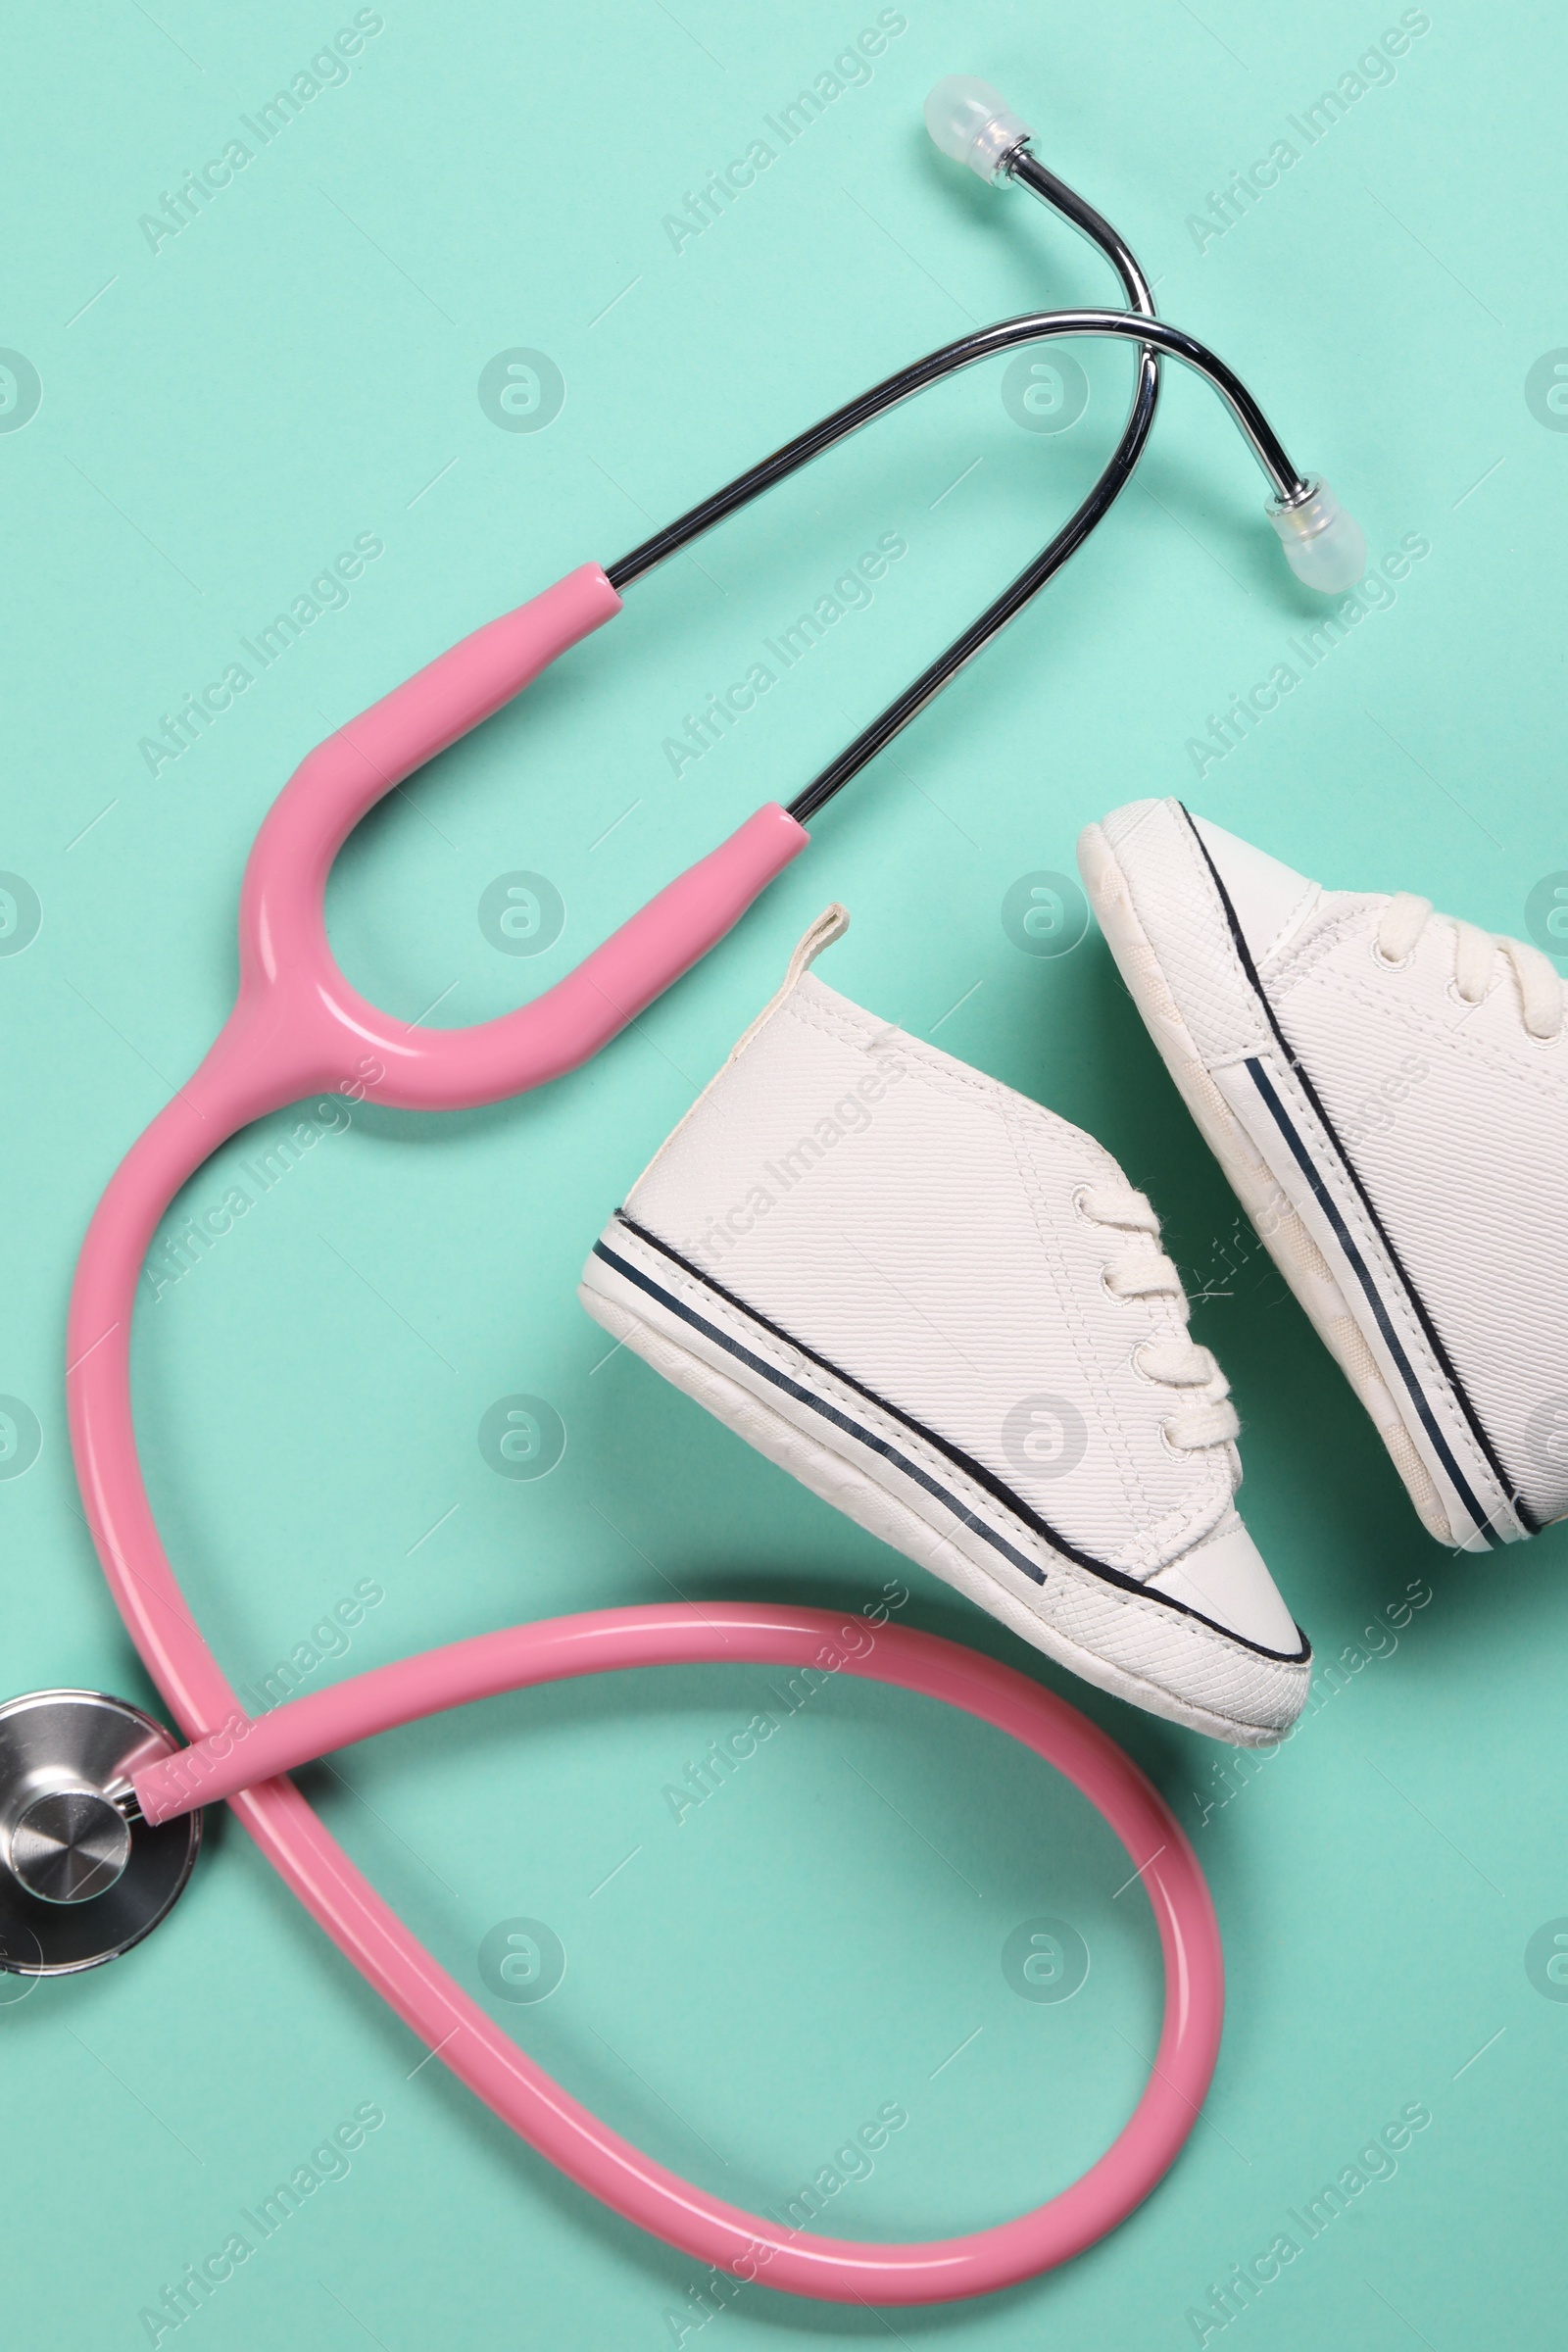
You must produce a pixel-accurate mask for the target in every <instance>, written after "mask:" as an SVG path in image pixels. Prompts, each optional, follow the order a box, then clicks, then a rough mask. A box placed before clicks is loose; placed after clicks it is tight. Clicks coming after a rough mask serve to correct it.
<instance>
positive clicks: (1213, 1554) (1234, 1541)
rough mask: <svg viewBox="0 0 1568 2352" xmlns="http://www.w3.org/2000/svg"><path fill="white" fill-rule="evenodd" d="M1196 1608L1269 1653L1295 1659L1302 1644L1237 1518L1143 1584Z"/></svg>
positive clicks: (1240, 1638)
mask: <svg viewBox="0 0 1568 2352" xmlns="http://www.w3.org/2000/svg"><path fill="white" fill-rule="evenodd" d="M1147 1589H1148V1590H1149V1591H1150V1592H1152V1593H1162V1594H1163V1595H1164V1596H1165V1598H1166V1599H1168V1600H1176V1601H1180V1602H1181V1603H1182V1605H1183V1607H1185V1608H1189V1609H1194V1610H1196V1611H1197V1613H1198V1615H1199V1616H1200V1617H1204V1618H1206V1619H1207V1620H1208V1622H1209V1624H1210V1625H1215V1626H1218V1627H1219V1628H1220V1630H1221V1631H1222V1632H1223V1633H1227V1634H1234V1635H1235V1636H1236V1637H1237V1638H1238V1639H1239V1640H1240V1641H1243V1642H1248V1643H1250V1645H1251V1647H1252V1648H1254V1649H1261V1650H1266V1651H1267V1652H1268V1653H1269V1655H1270V1656H1272V1657H1280V1658H1299V1656H1300V1655H1301V1651H1302V1647H1303V1643H1302V1640H1301V1635H1300V1633H1299V1630H1298V1628H1297V1624H1296V1620H1295V1619H1294V1618H1293V1617H1292V1615H1291V1612H1290V1610H1289V1609H1288V1608H1287V1607H1286V1605H1285V1602H1284V1601H1283V1599H1282V1598H1281V1597H1280V1593H1279V1588H1278V1587H1277V1586H1276V1584H1275V1582H1274V1579H1273V1578H1272V1577H1271V1576H1270V1574H1269V1572H1268V1569H1267V1567H1266V1566H1265V1564H1264V1561H1263V1555H1262V1553H1261V1552H1260V1551H1259V1550H1258V1548H1257V1545H1256V1544H1254V1543H1253V1542H1252V1539H1251V1537H1250V1535H1249V1534H1248V1532H1247V1529H1246V1528H1245V1527H1244V1526H1243V1524H1242V1522H1241V1520H1240V1519H1238V1518H1236V1517H1234V1516H1233V1517H1232V1518H1231V1519H1230V1521H1229V1523H1228V1524H1227V1525H1225V1526H1223V1527H1222V1528H1221V1529H1220V1531H1219V1533H1218V1534H1217V1535H1212V1536H1210V1537H1208V1539H1207V1540H1206V1541H1205V1542H1204V1543H1201V1544H1195V1545H1194V1547H1193V1549H1192V1550H1191V1551H1184V1552H1183V1553H1182V1554H1181V1556H1180V1558H1179V1559H1175V1560H1172V1561H1171V1562H1170V1564H1169V1565H1168V1566H1167V1567H1164V1568H1161V1569H1159V1570H1158V1571H1157V1573H1156V1574H1155V1575H1153V1576H1152V1577H1151V1578H1150V1579H1149V1584H1148V1588H1147Z"/></svg>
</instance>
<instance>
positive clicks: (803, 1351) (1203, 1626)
mask: <svg viewBox="0 0 1568 2352" xmlns="http://www.w3.org/2000/svg"><path fill="white" fill-rule="evenodd" d="M613 1222H614V1223H615V1224H616V1225H618V1226H620V1227H622V1228H623V1229H624V1231H625V1232H626V1233H627V1234H630V1235H631V1236H633V1237H634V1239H635V1240H636V1241H639V1242H641V1243H643V1244H644V1245H645V1247H647V1248H648V1249H650V1250H653V1251H654V1252H655V1253H656V1254H657V1256H658V1258H659V1260H660V1262H661V1265H662V1268H663V1269H664V1270H665V1278H666V1279H667V1280H668V1281H669V1282H670V1287H671V1288H672V1289H676V1290H680V1291H683V1292H685V1293H686V1294H687V1297H688V1300H689V1299H690V1294H691V1293H692V1292H693V1291H694V1290H695V1291H696V1293H697V1296H698V1299H700V1301H701V1303H702V1305H703V1307H704V1309H705V1311H706V1312H707V1313H708V1314H710V1315H711V1316H712V1317H713V1319H714V1321H715V1323H716V1322H718V1321H719V1320H720V1319H721V1317H720V1312H719V1311H717V1310H718V1309H721V1308H724V1307H727V1308H728V1309H729V1310H730V1312H731V1314H732V1315H733V1316H734V1317H736V1318H738V1319H739V1320H740V1323H741V1328H742V1329H743V1331H744V1332H745V1334H746V1344H747V1346H748V1348H751V1349H752V1350H754V1351H755V1352H756V1353H757V1354H758V1355H759V1356H762V1357H764V1358H765V1359H766V1360H768V1361H770V1362H771V1363H772V1364H773V1366H774V1368H775V1369H776V1370H777V1371H779V1372H781V1373H785V1374H788V1375H789V1376H790V1377H795V1374H794V1373H793V1372H792V1371H791V1367H790V1364H789V1363H788V1361H787V1360H781V1357H780V1352H779V1350H780V1348H781V1347H782V1348H784V1349H787V1350H788V1351H789V1353H790V1354H791V1355H793V1356H795V1357H796V1358H799V1359H804V1360H805V1361H806V1362H808V1363H809V1364H810V1365H812V1366H813V1368H815V1369H816V1370H817V1371H818V1372H820V1373H823V1374H826V1375H827V1378H828V1380H829V1381H832V1382H835V1383H837V1384H838V1385H839V1387H840V1388H842V1389H844V1390H847V1391H848V1392H849V1393H850V1395H851V1396H852V1397H854V1398H855V1405H854V1407H853V1409H854V1410H856V1411H858V1412H862V1411H863V1408H864V1407H865V1406H866V1405H870V1406H871V1407H873V1408H874V1409H875V1410H876V1411H878V1412H881V1413H883V1414H885V1415H886V1416H887V1418H888V1419H889V1421H891V1422H892V1423H894V1424H895V1425H896V1427H897V1428H898V1430H899V1432H900V1442H901V1444H907V1442H908V1440H909V1439H911V1438H912V1439H914V1440H916V1441H917V1442H918V1443H919V1444H920V1445H922V1446H924V1448H925V1449H926V1463H927V1465H929V1466H930V1467H932V1468H935V1467H936V1466H937V1465H938V1464H940V1467H941V1474H942V1476H943V1478H944V1480H945V1481H947V1482H948V1483H949V1484H950V1485H951V1484H953V1483H954V1474H955V1472H956V1473H957V1475H958V1478H959V1479H960V1480H962V1481H963V1482H964V1484H966V1485H967V1486H968V1487H970V1488H971V1489H972V1490H973V1491H974V1493H975V1496H976V1512H977V1514H978V1512H979V1511H980V1509H981V1507H982V1505H981V1502H980V1499H979V1498H980V1497H981V1496H983V1497H984V1501H985V1502H986V1503H989V1504H991V1505H992V1506H993V1507H998V1506H1000V1507H1001V1508H1003V1509H1005V1510H1006V1511H1008V1512H1010V1514H1011V1515H1012V1516H1013V1517H1014V1518H1016V1519H1017V1520H1018V1521H1019V1523H1020V1525H1021V1526H1022V1527H1023V1528H1025V1529H1027V1530H1028V1532H1029V1533H1030V1534H1031V1535H1034V1536H1036V1537H1037V1538H1038V1539H1040V1540H1041V1541H1042V1542H1044V1543H1045V1544H1047V1545H1048V1546H1049V1547H1050V1549H1051V1550H1052V1551H1053V1552H1054V1554H1055V1555H1056V1559H1055V1562H1054V1564H1055V1565H1056V1566H1057V1567H1058V1568H1059V1566H1060V1564H1061V1563H1062V1562H1067V1563H1070V1564H1071V1565H1072V1566H1073V1567H1075V1568H1078V1569H1080V1570H1083V1571H1085V1572H1087V1574H1088V1575H1090V1576H1091V1577H1093V1578H1095V1579H1096V1580H1097V1581H1098V1582H1100V1583H1102V1584H1103V1585H1105V1586H1108V1587H1110V1588H1112V1589H1113V1590H1114V1591H1116V1592H1118V1593H1121V1594H1122V1595H1123V1596H1124V1597H1125V1598H1126V1599H1127V1600H1129V1601H1135V1602H1138V1601H1141V1602H1142V1603H1144V1605H1145V1606H1146V1607H1149V1608H1152V1609H1154V1610H1156V1611H1166V1610H1168V1611H1171V1612H1173V1613H1174V1614H1175V1615H1176V1616H1178V1617H1181V1618H1183V1619H1185V1620H1186V1621H1187V1622H1188V1624H1189V1626H1190V1627H1191V1628H1192V1630H1193V1631H1194V1632H1195V1633H1196V1634H1198V1635H1200V1636H1201V1638H1202V1639H1203V1640H1204V1641H1205V1642H1207V1643H1210V1644H1214V1645H1218V1646H1220V1647H1221V1648H1240V1649H1245V1650H1247V1651H1248V1652H1250V1654H1251V1655H1252V1656H1254V1657H1259V1658H1262V1659H1265V1660H1266V1661H1267V1662H1268V1663H1269V1664H1270V1665H1273V1666H1297V1665H1300V1664H1302V1663H1303V1662H1305V1661H1306V1660H1307V1659H1308V1658H1310V1656H1311V1644H1310V1643H1309V1642H1307V1641H1306V1638H1305V1636H1304V1635H1303V1636H1302V1638H1301V1647H1300V1649H1299V1650H1298V1651H1295V1652H1291V1651H1287V1650H1278V1649H1269V1648H1267V1647H1266V1646H1265V1645H1264V1644H1263V1643H1262V1642H1250V1641H1249V1640H1248V1638H1247V1636H1246V1635H1245V1634H1237V1633H1232V1632H1231V1631H1230V1630H1229V1629H1228V1628H1227V1627H1225V1626H1220V1625H1216V1624H1214V1623H1213V1621H1212V1620H1211V1619H1209V1618H1207V1617H1204V1616H1202V1615H1201V1613H1200V1611H1198V1610H1197V1609H1194V1608H1192V1607H1190V1606H1189V1605H1188V1604H1187V1603H1186V1602H1185V1601H1181V1600H1178V1599H1177V1598H1175V1596H1174V1595H1173V1594H1171V1593H1154V1592H1150V1591H1149V1590H1148V1588H1147V1587H1146V1586H1145V1585H1144V1584H1142V1583H1140V1582H1139V1580H1138V1579H1137V1578H1135V1577H1131V1576H1129V1575H1128V1574H1127V1573H1126V1571H1125V1570H1123V1569H1119V1568H1114V1567H1112V1566H1111V1565H1110V1564H1109V1563H1108V1562H1107V1561H1104V1560H1097V1559H1096V1558H1094V1556H1093V1555H1092V1554H1091V1553H1088V1552H1084V1551H1081V1550H1079V1548H1078V1547H1077V1546H1076V1545H1075V1544H1071V1543H1069V1542H1068V1541H1067V1539H1066V1538H1065V1537H1063V1536H1061V1535H1060V1534H1059V1533H1058V1532H1057V1531H1056V1530H1055V1529H1054V1528H1052V1527H1050V1526H1049V1525H1048V1524H1047V1523H1046V1522H1045V1521H1043V1520H1041V1519H1040V1518H1039V1517H1038V1515H1037V1514H1036V1513H1035V1512H1033V1511H1032V1510H1031V1509H1030V1508H1029V1506H1028V1504H1027V1503H1025V1502H1024V1501H1023V1500H1022V1498H1021V1497H1020V1496H1018V1495H1014V1494H1013V1493H1012V1491H1011V1489H1010V1488H1008V1487H1007V1486H1005V1483H1004V1482H1003V1481H1001V1480H998V1481H997V1482H996V1486H995V1488H993V1487H992V1486H991V1484H990V1481H989V1479H988V1478H987V1477H984V1476H982V1477H978V1478H977V1477H976V1475H975V1472H976V1470H977V1469H978V1468H979V1465H977V1464H976V1465H972V1466H969V1467H967V1469H966V1468H965V1464H964V1460H963V1458H962V1457H961V1456H959V1455H958V1452H957V1449H956V1448H955V1449H953V1451H951V1452H950V1451H949V1449H948V1448H947V1446H945V1445H944V1444H942V1443H941V1442H940V1441H938V1440H937V1439H936V1438H935V1436H934V1434H933V1433H932V1432H931V1431H929V1430H926V1429H924V1428H923V1427H922V1426H921V1425H920V1424H919V1423H918V1422H915V1421H912V1420H910V1419H909V1418H908V1417H907V1416H906V1415H905V1414H904V1413H902V1412H901V1411H900V1410H899V1408H898V1407H897V1406H896V1405H892V1404H890V1403H889V1402H888V1400H887V1399H886V1398H885V1397H878V1396H876V1395H875V1393H874V1392H873V1391H871V1390H869V1389H864V1388H862V1387H861V1386H860V1384H859V1382H858V1381H855V1380H852V1379H851V1377H850V1376H849V1374H847V1373H845V1372H841V1371H840V1370H839V1369H838V1367H837V1366H836V1365H834V1364H830V1363H829V1362H827V1360H826V1359H825V1358H824V1357H822V1356H819V1355H817V1354H816V1353H815V1351H814V1350H813V1349H811V1348H806V1347H804V1346H802V1344H801V1343H800V1341H798V1340H795V1339H793V1338H792V1337H791V1336H790V1335H789V1334H788V1333H787V1332H785V1331H782V1330H781V1329H780V1328H779V1327H778V1326H777V1325H776V1324H772V1323H769V1322H768V1321H767V1320H766V1318H765V1317H763V1316H760V1315H759V1314H758V1312H757V1310H756V1309H755V1308H753V1307H750V1306H748V1305H747V1304H746V1302H745V1301H744V1300H743V1299H737V1298H735V1297H734V1296H733V1294H731V1293H730V1292H727V1291H725V1290H724V1289H723V1288H722V1286H721V1285H720V1284H718V1283H716V1282H715V1281H714V1280H713V1278H712V1277H711V1275H708V1274H704V1273H701V1272H700V1271H699V1270H698V1269H697V1268H695V1267H693V1266H690V1265H688V1264H687V1262H686V1261H685V1259H684V1258H682V1257H681V1256H680V1254H679V1252H678V1251H676V1250H674V1249H672V1247H671V1246H670V1244H669V1243H667V1242H664V1241H662V1240H661V1239H660V1238H659V1236H658V1235H657V1234H655V1233H652V1232H650V1231H649V1230H648V1228H647V1227H646V1226H642V1225H639V1224H638V1223H637V1222H636V1220H635V1219H634V1218H631V1217H629V1216H627V1214H626V1212H625V1210H624V1209H617V1210H616V1212H615V1216H614V1220H613ZM595 1254H596V1255H599V1256H601V1257H603V1258H604V1259H605V1261H606V1262H607V1263H609V1264H610V1265H612V1267H613V1265H614V1261H613V1258H612V1257H611V1256H610V1254H609V1252H608V1251H606V1250H605V1249H604V1246H603V1244H602V1243H596V1244H595ZM715 1301H716V1302H717V1308H715ZM764 1340H765V1341H766V1342H767V1343H769V1344H768V1345H767V1346H764V1345H763V1344H762V1342H763V1341H764ZM735 1385H737V1386H739V1385H741V1384H739V1383H736V1384H735ZM801 1385H802V1386H805V1385H806V1384H805V1383H804V1382H803V1383H802V1384H801ZM827 1400H828V1401H833V1398H832V1397H831V1394H829V1397H828V1399H827ZM773 1409H775V1410H776V1409H777V1408H776V1407H775V1408H773ZM781 1417H783V1416H781ZM791 1426H792V1427H793V1424H791ZM816 1442H817V1443H821V1441H820V1440H817V1441H816ZM828 1450H829V1452H832V1451H833V1449H832V1448H831V1447H829V1448H828ZM909 1450H910V1451H911V1452H913V1451H914V1450H915V1447H914V1446H909ZM835 1458H842V1457H837V1456H836V1457H835ZM923 1466H924V1465H923ZM862 1475H863V1472H862ZM873 1483H874V1482H873ZM905 1507H906V1508H907V1507H908V1506H907V1505H906V1506H905ZM931 1532H932V1533H933V1534H935V1535H937V1536H938V1537H939V1538H942V1539H943V1540H945V1541H948V1542H951V1541H952V1539H951V1537H947V1538H943V1531H941V1530H940V1529H935V1530H932V1531H931ZM1296 1630H1297V1632H1298V1633H1300V1628H1299V1626H1298V1627H1297V1629H1296Z"/></svg>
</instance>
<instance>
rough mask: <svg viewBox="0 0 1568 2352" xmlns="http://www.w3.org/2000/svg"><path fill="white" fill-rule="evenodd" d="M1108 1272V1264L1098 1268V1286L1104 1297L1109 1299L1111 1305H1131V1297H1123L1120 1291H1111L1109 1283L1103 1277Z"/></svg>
mask: <svg viewBox="0 0 1568 2352" xmlns="http://www.w3.org/2000/svg"><path fill="white" fill-rule="evenodd" d="M1109 1272H1110V1268H1109V1267H1108V1266H1102V1267H1101V1269H1100V1287H1101V1289H1102V1290H1103V1292H1104V1294H1105V1297H1106V1298H1107V1299H1109V1300H1110V1302H1111V1304H1112V1305H1113V1306H1131V1305H1132V1304H1133V1299H1131V1298H1123V1296H1122V1294H1121V1292H1120V1291H1113V1290H1112V1289H1111V1287H1110V1284H1109V1283H1108V1282H1107V1281H1106V1279H1105V1277H1106V1275H1107V1274H1108V1273H1109Z"/></svg>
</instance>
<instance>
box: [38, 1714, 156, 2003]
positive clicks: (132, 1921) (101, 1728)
mask: <svg viewBox="0 0 1568 2352" xmlns="http://www.w3.org/2000/svg"><path fill="white" fill-rule="evenodd" d="M179 1745H180V1742H179V1741H178V1740H176V1739H175V1738H174V1737H173V1735H172V1733H170V1732H167V1731H165V1729H164V1727H163V1725H162V1724H159V1723H155V1722H154V1721H153V1719H152V1717H151V1716H150V1715H144V1714H143V1713H142V1711H141V1709H140V1708H139V1707H132V1706H129V1705H127V1703H126V1702H125V1700H123V1699H121V1698H108V1697H106V1696H105V1695H104V1694H103V1693H102V1692H101V1691H28V1692H27V1694H26V1695H25V1697H23V1698H13V1699H8V1700H7V1701H6V1703H5V1704H4V1705H3V1706H0V1969H5V1970H9V1971H10V1972H11V1973H12V1974H13V1975H16V1976H23V1977H61V1976H70V1975H73V1974H74V1973H75V1971H77V1970H78V1969H83V1968H96V1967H97V1966H98V1965H99V1963H100V1962H101V1961H104V1960H113V1959H116V1958H118V1956H119V1954H120V1953H122V1952H124V1951H128V1950H129V1948H130V1946H131V1945H132V1944H133V1943H139V1942H140V1941H141V1939H142V1937H143V1936H146V1935H148V1934H150V1932H151V1931H152V1930H153V1929H154V1928H156V1927H157V1925H158V1923H159V1921H160V1920H161V1919H163V1918H164V1917H165V1916H166V1915H167V1914H168V1912H169V1911H170V1910H171V1909H172V1906H173V1904H174V1903H175V1901H176V1900H177V1899H178V1896H179V1894H180V1893H181V1891H182V1889H183V1887H184V1885H185V1882H186V1880H187V1879H188V1878H189V1877H190V1874H191V1868H192V1866H193V1864H194V1863H195V1860H196V1853H197V1848H198V1847H199V1846H200V1844H201V1841H202V1816H201V1814H200V1813H199V1812H196V1813H189V1814H185V1815H182V1816H181V1817H180V1818H179V1819H177V1820H174V1821H171V1822H168V1823H166V1824H165V1825H164V1826H163V1827H162V1828H160V1829H153V1828H151V1827H149V1825H148V1824H147V1823H146V1822H144V1821H143V1820H142V1819H141V1817H140V1814H139V1813H138V1812H137V1810H136V1805H135V1801H134V1798H133V1797H132V1795H131V1791H130V1776H131V1774H132V1773H133V1772H136V1771H138V1770H140V1769H141V1767H142V1766H144V1765H147V1764H151V1763H154V1762H156V1761H157V1760H158V1759H159V1758H160V1757H162V1756H167V1755H172V1753H173V1752H174V1751H175V1749H176V1748H177V1747H178V1746H179Z"/></svg>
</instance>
